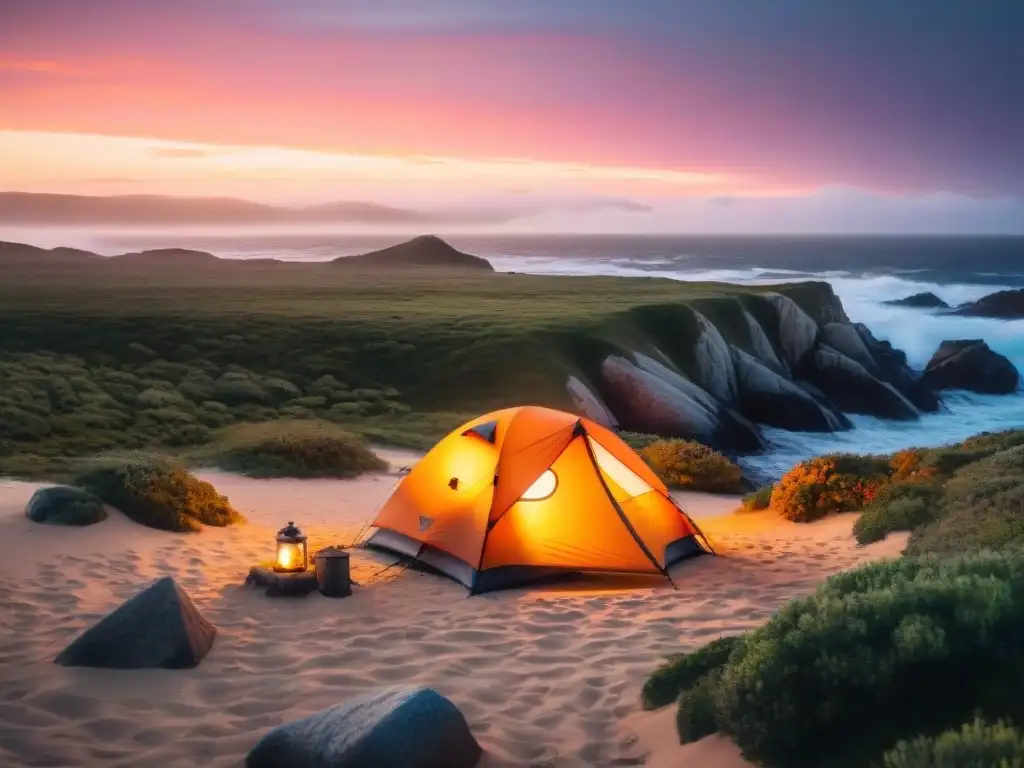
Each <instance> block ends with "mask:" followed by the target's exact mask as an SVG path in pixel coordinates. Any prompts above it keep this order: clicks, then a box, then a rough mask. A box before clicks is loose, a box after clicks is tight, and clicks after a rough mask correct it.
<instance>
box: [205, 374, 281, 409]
mask: <svg viewBox="0 0 1024 768" xmlns="http://www.w3.org/2000/svg"><path fill="white" fill-rule="evenodd" d="M213 399H214V400H220V401H221V402H223V403H227V404H228V405H240V404H242V403H265V402H267V401H269V400H270V395H269V394H267V392H266V390H264V389H263V387H261V386H260V383H259V382H257V381H254V380H253V379H252V378H251V377H250V376H248V375H247V374H245V373H241V372H239V371H229V372H228V373H225V374H224V375H223V376H221V377H220V378H219V379H217V381H215V382H214V390H213Z"/></svg>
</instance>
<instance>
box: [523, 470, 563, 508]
mask: <svg viewBox="0 0 1024 768" xmlns="http://www.w3.org/2000/svg"><path fill="white" fill-rule="evenodd" d="M557 487H558V477H557V476H556V475H555V473H554V472H553V471H551V470H550V469H549V470H547V471H546V472H544V474H543V475H541V476H540V477H538V478H537V479H536V480H534V481H533V485H531V486H530V487H529V488H527V489H526V491H525V492H524V493H523V495H522V496H520V497H519V500H520V501H543V500H544V499H546V498H548V497H550V496H551V495H552V494H553V493H554V492H555V489H556V488H557Z"/></svg>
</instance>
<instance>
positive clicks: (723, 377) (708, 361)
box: [693, 312, 736, 404]
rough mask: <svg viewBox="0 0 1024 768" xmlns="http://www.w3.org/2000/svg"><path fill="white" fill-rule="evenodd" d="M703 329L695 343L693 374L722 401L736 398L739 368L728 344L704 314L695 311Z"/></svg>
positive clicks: (732, 401) (707, 389) (734, 400)
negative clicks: (736, 369) (734, 366)
mask: <svg viewBox="0 0 1024 768" xmlns="http://www.w3.org/2000/svg"><path fill="white" fill-rule="evenodd" d="M694 315H695V316H696V318H697V325H698V326H699V327H700V333H699V335H698V336H697V341H696V343H695V344H694V346H693V358H694V369H695V370H694V375H695V378H696V379H697V383H698V384H700V386H701V387H702V388H703V389H704V390H706V391H707V392H709V393H711V395H713V396H714V397H715V398H716V399H717V400H718V401H719V402H722V403H729V404H731V403H734V402H736V372H735V371H734V370H733V367H732V358H731V356H730V354H729V345H728V344H726V343H725V339H724V338H722V334H721V333H720V332H719V330H718V329H717V328H716V327H715V326H714V324H712V323H711V321H709V320H708V319H707V318H706V317H704V315H702V314H700V313H699V312H694Z"/></svg>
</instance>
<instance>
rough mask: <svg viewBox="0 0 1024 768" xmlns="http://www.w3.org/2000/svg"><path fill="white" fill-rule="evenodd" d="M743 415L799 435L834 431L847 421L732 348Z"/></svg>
mask: <svg viewBox="0 0 1024 768" xmlns="http://www.w3.org/2000/svg"><path fill="white" fill-rule="evenodd" d="M730 351H731V354H732V358H733V362H734V365H735V368H736V378H737V382H738V386H739V397H740V406H741V408H742V409H743V414H744V415H745V416H747V417H749V418H751V419H753V420H754V421H756V422H760V423H762V424H769V425H771V426H773V427H779V428H781V429H790V430H795V431H800V432H834V431H836V430H840V429H846V428H848V427H849V426H850V423H849V421H848V420H847V419H846V418H845V417H843V416H842V415H841V414H838V413H835V412H833V411H832V410H831V409H829V408H827V407H826V406H825V405H823V404H822V403H820V402H819V401H818V400H816V399H815V398H814V397H812V396H811V395H810V394H809V393H808V392H806V391H804V390H803V389H802V388H800V387H799V386H797V385H796V384H794V383H793V382H792V381H789V380H788V379H785V378H783V377H782V376H780V375H779V374H777V373H775V372H774V371H772V370H769V369H768V368H767V367H766V366H764V365H762V364H761V363H760V361H758V360H757V359H756V358H755V357H753V355H749V354H747V353H746V352H744V351H743V350H742V349H739V348H738V347H735V346H734V347H732V348H731V350H730Z"/></svg>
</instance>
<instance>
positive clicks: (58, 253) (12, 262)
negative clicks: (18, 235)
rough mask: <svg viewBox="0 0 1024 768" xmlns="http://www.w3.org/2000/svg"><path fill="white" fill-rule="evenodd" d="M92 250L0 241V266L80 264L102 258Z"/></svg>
mask: <svg viewBox="0 0 1024 768" xmlns="http://www.w3.org/2000/svg"><path fill="white" fill-rule="evenodd" d="M102 258H103V257H102V256H100V255H99V254H97V253H93V252H92V251H83V250H81V249H79V248H37V247H36V246H34V245H26V244H25V243H5V242H0V267H5V266H21V265H32V264H40V265H43V264H81V263H83V262H88V261H93V260H98V259H102Z"/></svg>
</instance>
